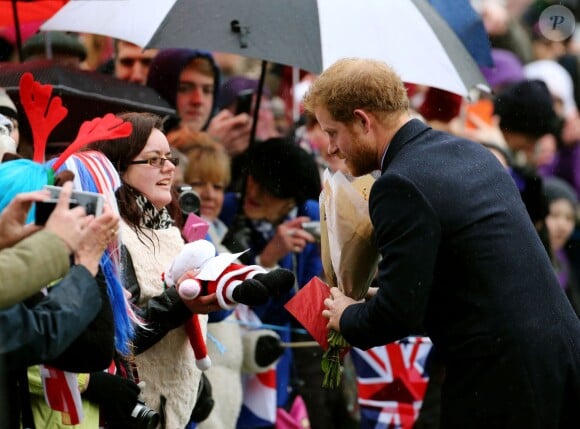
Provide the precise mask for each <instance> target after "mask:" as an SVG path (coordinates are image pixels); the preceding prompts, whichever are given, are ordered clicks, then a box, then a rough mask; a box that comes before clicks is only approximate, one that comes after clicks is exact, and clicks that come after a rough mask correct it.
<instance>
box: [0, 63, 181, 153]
mask: <svg viewBox="0 0 580 429" xmlns="http://www.w3.org/2000/svg"><path fill="white" fill-rule="evenodd" d="M25 72H31V73H32V75H33V76H34V79H35V80H37V81H38V82H40V83H42V84H51V85H52V86H53V92H52V93H53V95H58V96H60V97H61V98H62V101H63V105H64V106H65V107H66V108H67V109H68V115H67V117H66V119H65V120H64V121H62V122H61V123H60V124H59V125H58V126H57V127H56V128H55V129H54V131H53V132H52V134H51V135H50V138H49V148H51V149H53V150H55V151H58V150H57V147H60V148H62V147H63V146H66V144H68V143H70V142H71V141H72V140H73V139H74V138H75V136H76V133H77V131H78V129H79V127H80V125H81V124H82V123H83V122H84V121H86V120H89V119H92V118H94V117H97V116H104V115H105V114H106V113H119V112H123V111H129V110H131V111H144V112H151V113H155V114H158V115H160V116H162V117H167V116H175V110H174V109H173V108H171V107H170V106H169V105H168V104H167V102H165V100H163V99H162V98H161V97H160V96H159V95H158V94H157V93H156V92H155V91H154V90H153V89H151V88H149V87H147V86H143V85H137V84H134V83H129V82H125V81H122V80H119V79H116V78H114V77H112V76H108V75H103V74H100V73H96V72H89V71H84V70H79V69H76V68H71V67H66V66H62V65H58V64H55V63H53V62H50V61H46V60H41V61H30V62H26V63H23V64H4V65H0V87H3V88H4V89H5V90H6V92H7V93H8V95H9V96H10V98H11V99H12V101H14V104H16V108H17V109H18V112H19V122H20V131H21V138H22V139H23V140H24V141H25V142H30V141H32V138H31V136H32V134H31V131H30V125H29V124H28V121H27V118H26V115H25V114H24V111H23V109H22V105H21V104H20V97H19V84H20V78H21V76H22V74H23V73H25ZM50 143H52V145H51V144H50ZM61 144H62V145H61Z"/></svg>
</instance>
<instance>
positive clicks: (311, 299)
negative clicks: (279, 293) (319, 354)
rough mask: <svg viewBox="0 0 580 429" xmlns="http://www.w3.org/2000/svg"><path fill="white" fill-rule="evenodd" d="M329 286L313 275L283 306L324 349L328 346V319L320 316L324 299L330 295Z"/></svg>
mask: <svg viewBox="0 0 580 429" xmlns="http://www.w3.org/2000/svg"><path fill="white" fill-rule="evenodd" d="M329 289H330V288H329V286H328V285H327V284H326V283H324V282H323V281H322V280H320V279H319V278H318V277H313V278H312V279H311V280H310V281H309V282H308V283H306V285H305V286H304V287H303V288H302V289H300V290H299V291H298V292H297V293H296V295H294V296H293V297H292V298H291V299H290V301H288V302H287V303H286V304H285V305H284V307H285V308H286V310H288V311H289V312H290V313H291V314H292V316H294V318H295V319H296V320H298V321H299V322H300V323H301V324H302V326H303V327H304V329H306V330H307V331H308V333H309V334H310V335H312V337H313V338H314V339H315V340H316V341H317V342H318V343H319V344H320V345H321V347H322V348H323V349H324V350H326V349H327V348H328V339H327V336H328V328H327V327H326V325H327V323H328V319H327V318H326V317H323V316H322V310H324V308H325V307H324V300H325V299H326V298H328V297H329V296H330V290H329Z"/></svg>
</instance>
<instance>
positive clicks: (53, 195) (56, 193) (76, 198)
mask: <svg viewBox="0 0 580 429" xmlns="http://www.w3.org/2000/svg"><path fill="white" fill-rule="evenodd" d="M44 189H47V190H49V191H50V198H49V199H48V200H46V201H38V202H37V203H36V208H35V217H34V223H35V224H36V225H44V224H45V223H46V221H47V220H48V218H49V217H50V214H51V213H52V211H53V210H54V208H55V207H56V203H58V199H59V197H60V191H61V189H62V188H60V187H58V186H50V185H45V186H44ZM104 203H105V197H104V196H103V195H102V194H99V193H96V192H85V191H72V194H71V198H70V202H69V207H71V208H72V207H76V206H83V207H84V209H85V212H86V214H87V215H94V216H99V215H100V214H101V213H102V212H103V205H104Z"/></svg>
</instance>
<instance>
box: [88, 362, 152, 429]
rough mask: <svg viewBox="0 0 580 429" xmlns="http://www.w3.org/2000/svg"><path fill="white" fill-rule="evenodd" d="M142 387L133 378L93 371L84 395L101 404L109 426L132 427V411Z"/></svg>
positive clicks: (100, 407)
mask: <svg viewBox="0 0 580 429" xmlns="http://www.w3.org/2000/svg"><path fill="white" fill-rule="evenodd" d="M140 392H141V389H140V388H139V386H137V385H136V384H135V383H134V382H132V381H131V380H128V379H126V378H123V377H120V376H118V375H112V374H109V373H107V372H93V373H91V375H90V378H89V385H88V386H87V390H85V392H84V393H83V396H84V397H85V398H86V399H88V400H89V401H91V402H94V403H95V404H98V405H99V410H100V411H101V412H102V413H103V416H104V417H105V420H106V421H107V427H125V428H126V427H131V425H132V420H131V412H132V411H133V408H135V405H137V401H138V400H139V393H140Z"/></svg>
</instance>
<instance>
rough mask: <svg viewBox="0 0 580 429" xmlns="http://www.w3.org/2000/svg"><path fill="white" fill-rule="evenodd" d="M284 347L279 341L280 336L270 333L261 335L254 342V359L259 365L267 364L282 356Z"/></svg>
mask: <svg viewBox="0 0 580 429" xmlns="http://www.w3.org/2000/svg"><path fill="white" fill-rule="evenodd" d="M282 353H284V349H283V348H282V344H281V343H280V338H278V337H274V336H272V335H263V336H261V337H260V338H258V342H257V343H256V351H255V354H254V356H255V359H256V363H257V364H258V365H260V366H268V365H270V364H272V363H273V362H274V361H276V359H278V358H279V357H280V356H282Z"/></svg>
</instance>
